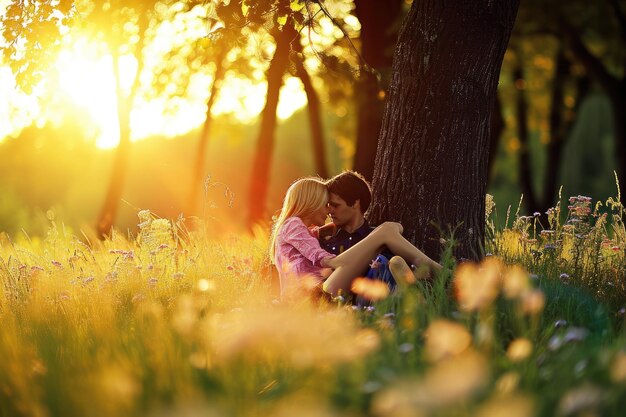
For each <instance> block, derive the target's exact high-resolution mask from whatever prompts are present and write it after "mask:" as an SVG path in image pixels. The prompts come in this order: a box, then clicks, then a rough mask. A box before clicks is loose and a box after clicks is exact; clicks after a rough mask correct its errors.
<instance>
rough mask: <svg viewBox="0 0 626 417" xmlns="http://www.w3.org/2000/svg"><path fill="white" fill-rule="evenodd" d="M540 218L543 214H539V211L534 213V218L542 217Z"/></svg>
mask: <svg viewBox="0 0 626 417" xmlns="http://www.w3.org/2000/svg"><path fill="white" fill-rule="evenodd" d="M540 216H541V213H539V212H538V211H536V212H534V213H533V217H540Z"/></svg>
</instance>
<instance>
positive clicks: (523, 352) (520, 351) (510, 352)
mask: <svg viewBox="0 0 626 417" xmlns="http://www.w3.org/2000/svg"><path fill="white" fill-rule="evenodd" d="M532 351H533V344H532V342H531V341H530V340H528V339H525V338H519V339H515V340H514V341H512V342H511V344H510V345H509V348H508V349H507V351H506V356H507V357H508V358H509V359H510V360H511V361H513V362H520V361H523V360H524V359H526V358H528V357H529V356H530V354H531V353H532Z"/></svg>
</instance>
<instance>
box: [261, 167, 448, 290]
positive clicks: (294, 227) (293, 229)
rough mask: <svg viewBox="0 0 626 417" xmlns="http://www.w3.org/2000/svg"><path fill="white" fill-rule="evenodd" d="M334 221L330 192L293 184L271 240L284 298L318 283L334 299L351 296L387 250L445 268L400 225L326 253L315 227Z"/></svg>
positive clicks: (312, 183) (320, 185)
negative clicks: (302, 284) (299, 284)
mask: <svg viewBox="0 0 626 417" xmlns="http://www.w3.org/2000/svg"><path fill="white" fill-rule="evenodd" d="M327 217H328V189H327V188H326V185H325V184H324V182H323V181H322V180H320V179H318V178H302V179H299V180H297V181H296V182H294V183H293V184H291V186H290V187H289V189H288V190H287V193H286V194H285V200H284V202H283V207H282V210H281V212H280V214H279V216H278V218H277V219H276V222H275V223H274V227H273V229H272V235H271V239H270V259H272V260H273V261H274V264H275V265H276V268H277V269H278V274H279V277H280V288H281V295H284V294H285V292H286V291H288V289H289V288H291V287H293V286H294V284H295V283H294V280H297V279H299V278H301V277H303V276H309V277H312V278H313V280H314V281H315V283H317V284H320V285H322V283H323V290H324V291H325V292H327V293H329V294H331V295H333V296H336V295H337V294H338V293H339V292H340V291H341V292H343V293H344V294H347V293H349V292H350V287H351V284H352V280H353V279H354V278H356V277H358V276H359V275H360V274H362V273H363V271H364V270H365V269H366V268H367V266H368V265H369V263H370V262H371V261H372V259H374V258H375V257H376V255H377V254H378V253H380V251H381V249H382V247H383V246H387V248H389V250H390V251H391V252H393V253H394V254H396V255H398V256H401V257H402V258H404V260H405V261H407V263H409V264H413V265H416V266H420V265H426V266H428V267H429V268H430V269H431V270H434V271H437V270H439V269H441V265H439V264H438V263H437V262H435V261H433V260H432V259H430V258H429V257H428V256H426V255H425V254H424V253H422V251H420V250H419V249H417V248H416V247H415V246H413V245H412V244H411V243H410V242H409V241H408V240H406V239H405V238H404V237H403V236H402V225H400V223H394V222H385V223H383V224H381V225H380V226H378V227H377V228H376V229H374V230H373V231H372V232H371V233H370V234H369V235H368V236H367V237H366V238H365V239H363V240H362V241H360V242H359V243H357V244H356V245H354V246H352V247H351V248H349V249H348V250H346V251H345V252H343V253H341V254H340V255H337V256H335V255H332V254H330V253H328V252H326V251H325V250H324V249H322V248H321V247H320V244H319V242H318V240H317V238H316V237H315V236H314V235H313V233H312V232H311V230H310V229H309V227H310V226H317V227H319V226H322V225H324V223H325V222H326V219H327Z"/></svg>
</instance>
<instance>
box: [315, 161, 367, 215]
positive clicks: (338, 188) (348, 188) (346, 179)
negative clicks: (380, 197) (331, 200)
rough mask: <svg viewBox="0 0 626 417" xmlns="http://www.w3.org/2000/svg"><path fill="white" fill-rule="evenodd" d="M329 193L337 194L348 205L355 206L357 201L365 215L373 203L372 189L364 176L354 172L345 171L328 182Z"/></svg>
mask: <svg viewBox="0 0 626 417" xmlns="http://www.w3.org/2000/svg"><path fill="white" fill-rule="evenodd" d="M326 186H327V187H328V191H330V192H331V193H333V194H337V195H338V196H339V197H341V198H342V199H343V200H344V201H345V202H346V204H348V205H349V206H353V205H354V203H356V201H357V200H359V202H360V203H361V212H362V213H365V212H366V211H367V209H368V208H369V206H370V203H371V202H372V189H371V187H370V184H369V183H368V182H367V180H366V179H365V178H364V177H363V175H361V174H359V173H358V172H354V171H344V172H342V173H341V174H338V175H335V176H334V177H332V178H331V179H329V180H328V181H327V182H326Z"/></svg>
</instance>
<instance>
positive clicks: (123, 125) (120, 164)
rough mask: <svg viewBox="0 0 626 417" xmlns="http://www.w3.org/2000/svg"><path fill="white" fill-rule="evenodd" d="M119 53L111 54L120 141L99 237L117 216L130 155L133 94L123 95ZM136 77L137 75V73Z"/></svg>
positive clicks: (101, 213) (102, 236)
mask: <svg viewBox="0 0 626 417" xmlns="http://www.w3.org/2000/svg"><path fill="white" fill-rule="evenodd" d="M118 58H119V55H117V54H113V73H114V74H115V77H114V78H115V92H116V97H117V117H118V123H119V136H120V142H119V144H118V145H117V148H116V150H115V156H114V160H113V168H112V171H111V177H110V178H111V179H110V180H109V188H108V189H107V193H106V197H105V199H104V204H103V205H102V209H101V211H100V216H99V218H98V223H97V224H96V230H97V232H98V236H99V237H100V238H105V237H107V236H108V235H110V233H111V228H112V227H113V223H114V222H115V217H116V216H117V208H118V206H119V203H120V199H121V197H122V190H123V188H124V180H125V179H126V171H127V169H128V160H129V157H130V111H131V107H132V101H133V98H134V97H133V94H130V95H129V96H128V97H125V95H124V92H123V91H122V87H121V84H120V83H121V80H120V73H119V65H118V63H119V62H118V61H119V60H118ZM137 78H138V75H137Z"/></svg>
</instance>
